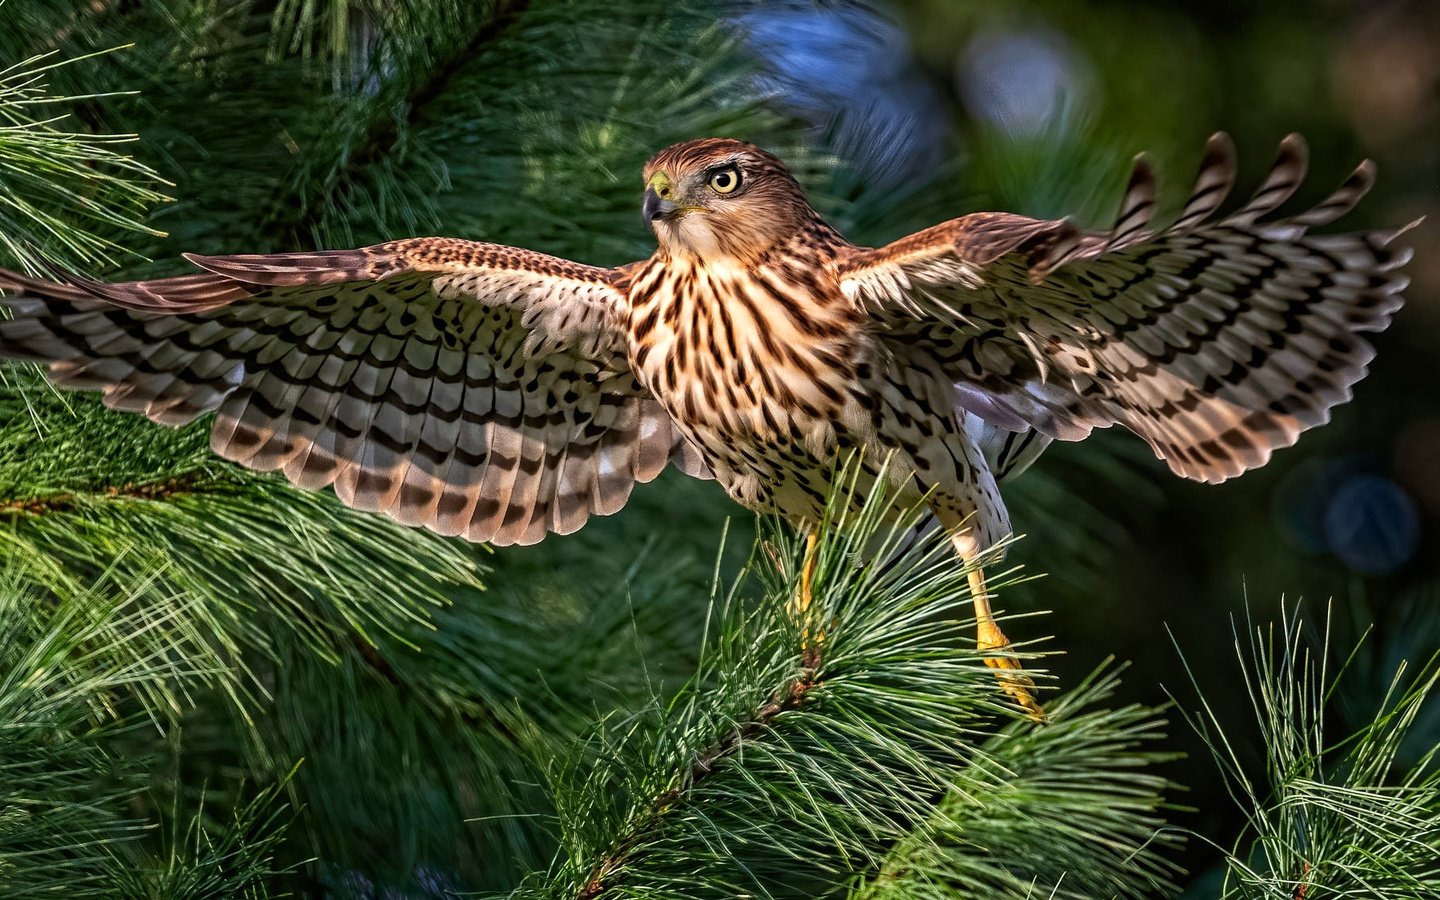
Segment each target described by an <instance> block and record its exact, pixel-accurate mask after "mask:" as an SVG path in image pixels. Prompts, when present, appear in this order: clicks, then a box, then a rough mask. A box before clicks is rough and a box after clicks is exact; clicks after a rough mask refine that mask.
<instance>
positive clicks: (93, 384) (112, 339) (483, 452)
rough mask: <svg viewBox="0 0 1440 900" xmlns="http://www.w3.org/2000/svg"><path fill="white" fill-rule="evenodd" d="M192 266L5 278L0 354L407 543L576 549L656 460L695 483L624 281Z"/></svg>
mask: <svg viewBox="0 0 1440 900" xmlns="http://www.w3.org/2000/svg"><path fill="white" fill-rule="evenodd" d="M187 258H189V259H190V260H191V262H193V263H195V264H196V265H198V266H199V267H201V268H202V269H204V270H205V271H204V272H201V273H197V274H194V275H184V276H180V277H178V278H169V279H157V280H148V281H134V282H122V283H115V284H106V283H102V282H96V281H91V280H88V279H84V278H81V277H78V276H73V275H57V280H55V281H46V280H41V279H35V278H30V277H28V276H24V275H19V274H17V273H11V272H6V271H3V270H0V292H3V293H4V294H5V295H6V296H5V297H4V301H3V302H4V305H6V306H8V307H9V309H10V314H11V315H10V318H9V319H8V320H3V321H0V356H8V357H13V358H19V359H29V360H34V361H38V362H41V363H43V364H45V365H46V366H47V368H48V373H49V376H50V377H51V378H52V379H53V380H54V381H55V382H56V383H58V384H60V385H62V386H66V387H72V388H85V389H92V390H100V391H102V393H103V399H104V402H105V403H106V404H107V405H109V406H111V407H114V408H116V409H123V410H127V411H132V412H140V413H143V414H144V415H146V416H148V417H150V418H151V419H153V420H155V421H157V422H161V423H163V424H166V425H183V424H185V423H187V422H190V421H193V420H194V419H196V418H197V417H199V416H201V415H204V414H207V413H213V414H214V421H213V423H212V425H211V447H212V448H213V449H214V450H215V452H216V453H218V454H220V455H221V456H224V457H226V458H228V459H231V460H234V461H236V462H239V463H241V464H242V465H246V466H250V467H252V468H256V469H261V470H266V471H270V470H278V471H281V472H283V474H284V475H285V477H286V478H287V479H288V480H289V481H290V482H292V483H294V484H296V485H297V486H300V487H303V488H307V489H318V488H322V487H325V486H333V488H334V490H335V492H336V494H337V495H338V496H339V497H340V499H341V500H342V501H343V502H345V503H346V504H348V505H351V506H354V507H356V508H359V509H364V510H370V511H376V512H381V513H384V514H385V515H387V516H390V517H391V518H393V519H395V520H397V521H399V522H402V523H404V524H407V525H417V526H424V527H427V528H431V529H433V530H435V531H438V532H440V533H443V534H449V535H464V536H466V537H467V538H469V539H470V540H488V541H495V542H498V543H532V542H534V541H537V540H539V539H540V538H541V537H543V536H544V535H545V533H546V532H547V530H554V531H573V530H575V529H576V528H579V527H580V526H581V525H582V524H584V522H585V520H586V518H588V517H589V516H590V515H591V514H608V513H611V512H615V511H617V510H618V509H619V508H620V507H621V506H623V504H624V502H625V500H626V498H628V496H629V494H630V489H631V487H632V486H633V485H634V483H635V482H637V481H648V480H650V479H653V478H654V477H655V476H656V475H658V474H659V473H660V471H661V470H662V469H663V468H664V467H665V465H666V464H667V463H668V462H669V461H670V460H671V459H674V460H676V462H677V464H678V465H679V466H680V467H681V468H682V469H683V470H685V471H687V472H690V473H692V474H696V475H697V476H702V477H703V476H704V475H705V474H706V473H705V472H704V467H703V464H701V463H698V462H697V459H698V457H697V456H696V455H695V454H694V453H693V451H691V450H690V448H688V445H687V444H686V442H685V441H684V439H683V438H681V437H680V435H679V432H678V430H677V429H676V428H675V427H674V424H673V422H672V421H671V420H670V418H669V416H668V415H667V414H666V413H665V412H664V410H663V409H662V408H661V407H660V405H659V404H658V403H657V402H656V401H655V400H654V398H653V397H651V396H650V395H649V394H648V393H647V392H646V391H645V390H644V389H643V388H642V387H641V386H640V385H639V384H638V382H637V381H636V380H635V378H634V376H633V375H632V373H631V372H630V370H629V366H628V362H627V361H626V354H625V349H626V347H625V332H624V328H623V327H622V323H623V315H624V313H625V308H626V302H627V301H626V297H625V293H624V284H623V282H624V278H623V273H622V270H612V269H599V268H594V267H591V266H584V265H580V264H578V263H572V262H569V261H567V260H562V259H557V258H555V257H550V256H545V255H544V254H539V253H533V252H530V251H526V250H520V249H516V248H512V247H502V246H499V245H495V244H484V243H478V242H472V241H459V240H451V239H444V238H421V239H414V240H407V241H394V242H390V243H387V244H380V245H376V246H374V247H366V248H361V249H357V250H342V251H321V252H313V253H289V254H266V255H242V256H215V257H211V256H195V255H190V256H188V257H187Z"/></svg>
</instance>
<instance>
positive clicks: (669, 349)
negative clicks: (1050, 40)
mask: <svg viewBox="0 0 1440 900" xmlns="http://www.w3.org/2000/svg"><path fill="white" fill-rule="evenodd" d="M1305 167H1306V153H1305V145H1304V143H1303V142H1302V141H1301V139H1300V138H1299V137H1298V136H1291V137H1288V138H1286V139H1285V140H1284V142H1283V143H1282V144H1281V145H1280V153H1279V158H1278V160H1277V161H1276V163H1275V165H1274V167H1273V168H1272V169H1271V171H1270V173H1269V175H1268V176H1267V177H1266V178H1265V179H1264V182H1263V183H1262V184H1261V186H1260V188H1259V190H1258V192H1257V193H1256V194H1255V195H1254V197H1253V198H1252V199H1250V200H1249V201H1248V202H1247V203H1245V204H1244V205H1243V206H1241V207H1240V208H1239V209H1238V210H1236V211H1234V212H1232V213H1230V214H1229V215H1225V216H1223V217H1222V216H1219V215H1218V210H1219V209H1220V207H1221V205H1222V203H1223V201H1224V200H1225V198H1226V195H1227V194H1228V192H1229V191H1230V188H1231V185H1232V183H1233V181H1234V175H1235V163H1234V150H1233V147H1232V144H1231V142H1230V141H1229V139H1228V138H1226V137H1225V136H1224V135H1216V136H1215V137H1213V138H1212V139H1211V140H1210V142H1209V144H1208V146H1207V147H1206V150H1205V154H1204V158H1203V161H1202V163H1201V165H1200V172H1199V177H1198V179H1197V181H1196V183H1195V188H1194V190H1193V192H1192V193H1191V194H1190V197H1189V199H1188V200H1187V201H1186V202H1185V204H1184V206H1183V208H1182V209H1181V210H1180V213H1179V216H1178V218H1177V219H1176V220H1175V221H1174V222H1173V223H1172V224H1170V225H1169V226H1168V227H1164V228H1153V227H1152V226H1151V219H1152V214H1153V212H1154V210H1155V178H1154V176H1153V174H1152V171H1151V168H1150V166H1149V165H1148V164H1147V163H1146V162H1145V160H1144V159H1143V157H1142V158H1140V159H1137V162H1136V165H1135V168H1134V172H1133V174H1132V175H1131V177H1130V181H1129V186H1128V188H1127V189H1126V191H1125V194H1124V197H1123V200H1122V202H1121V205H1120V211H1119V214H1118V217H1117V218H1116V220H1115V224H1114V226H1113V227H1112V228H1110V229H1109V230H1105V231H1088V230H1083V229H1081V228H1078V227H1076V225H1074V224H1073V223H1072V222H1071V221H1069V220H1068V219H1061V220H1058V221H1043V220H1037V219H1031V218H1026V217H1024V216H1020V215H1013V214H1010V213H999V212H986V213H975V214H971V215H967V216H962V217H960V218H957V219H953V220H951V221H948V222H944V223H942V224H939V225H936V226H934V227H931V228H927V229H925V230H924V231H920V232H918V233H916V234H912V235H910V236H908V237H905V238H902V239H900V240H898V241H896V242H895V243H893V244H890V245H888V246H885V247H880V248H878V249H872V248H868V247H860V246H856V245H854V244H851V243H850V242H849V241H847V240H845V238H844V237H842V236H841V235H840V234H839V233H838V232H837V231H836V230H835V229H834V228H832V227H830V226H829V225H828V224H826V222H825V221H824V220H823V219H822V218H821V217H820V216H819V214H817V213H816V211H815V210H814V209H813V208H812V207H811V206H810V204H809V203H808V202H807V200H806V196H805V192H804V191H803V190H802V189H801V187H800V185H799V184H798V183H797V182H796V180H795V179H794V177H792V175H791V174H790V173H789V171H788V170H787V169H786V167H785V165H784V164H783V163H782V162H781V161H780V160H779V159H778V158H777V157H775V156H773V155H771V154H770V153H767V152H766V151H764V150H761V149H760V148H758V147H755V146H753V145H750V144H747V143H742V142H740V141H736V140H729V139H706V140H696V141H690V142H687V143H683V144H678V145H676V146H673V147H670V148H668V149H666V150H663V151H661V152H660V153H659V154H657V155H656V156H655V157H654V158H653V159H651V160H650V161H649V163H648V164H647V165H646V166H645V169H644V173H643V181H644V185H645V187H644V200H643V209H644V219H645V221H646V223H648V224H649V225H650V226H651V227H652V228H653V230H654V233H655V236H656V238H657V244H658V246H657V248H656V250H655V252H654V254H653V255H652V256H651V257H650V258H649V259H646V260H644V261H641V262H634V263H630V264H628V265H623V266H619V267H617V268H598V267H595V266H589V265H584V264H581V263H577V262H571V261H568V260H564V259H557V258H555V257H553V256H547V255H545V254H543V253H537V252H534V251H531V250H524V249H519V248H515V247H507V246H502V245H498V244H491V243H482V242H477V241H469V240H458V239H453V238H413V239H406V240H396V241H390V242H388V243H384V244H378V245H375V246H371V247H365V248H362V249H358V250H335V251H318V252H311V253H280V254H266V255H239V256H199V255H195V254H187V255H186V259H188V260H189V261H190V262H191V263H193V264H194V265H195V266H197V267H198V268H199V269H200V270H201V271H199V272H197V273H195V274H190V275H181V276H179V277H175V278H162V279H157V280H147V281H130V282H119V283H102V282H99V281H93V280H89V279H86V278H83V277H79V276H73V275H64V274H60V275H56V276H55V280H53V281H52V280H42V279H36V278H30V277H27V276H25V275H21V274H18V273H14V272H6V271H0V289H3V290H4V292H5V293H6V299H5V305H7V306H8V307H9V309H10V317H9V319H8V321H0V355H3V356H7V357H11V358H15V359H25V360H34V361H37V362H39V363H42V364H43V365H44V366H45V367H46V370H47V372H48V374H49V377H50V379H51V380H53V381H54V382H55V383H56V384H58V385H61V386H63V387H69V388H80V389H91V390H98V391H100V392H102V395H103V401H104V403H105V404H106V405H107V406H109V407H112V408H115V409H121V410H128V411H133V412H139V413H143V414H144V415H146V416H148V417H149V418H150V419H152V420H153V421H155V422H158V423H161V424H164V425H183V424H185V423H188V422H190V421H192V420H194V419H196V418H197V417H199V416H203V415H206V414H213V422H212V425H211V446H212V448H213V449H214V451H215V452H216V453H218V454H220V455H221V456H223V457H225V458H227V459H230V460H233V461H235V462H237V463H240V464H241V465H244V466H249V467H251V468H254V469H260V470H278V471H280V472H283V473H284V475H285V477H286V478H287V479H288V480H289V481H291V482H292V483H294V484H295V485H297V486H299V487H302V488H309V489H319V488H323V487H326V486H332V487H333V488H334V490H335V493H336V494H337V495H339V497H340V499H341V500H342V501H343V502H344V503H346V504H349V505H350V506H353V507H356V508H359V509H362V510H371V511H374V512H379V513H383V514H385V515H387V516H389V517H391V518H392V519H395V520H396V521H398V522H401V523H404V524H406V525H412V526H421V527H425V528H429V529H432V530H434V531H436V532H439V533H441V534H445V535H458V536H461V537H464V538H465V539H467V540H471V541H488V542H491V543H494V544H528V543H532V542H535V541H538V540H540V539H541V538H543V537H544V536H545V535H546V534H547V533H549V532H555V533H558V534H566V533H569V532H572V531H575V530H576V529H577V528H579V527H581V526H582V525H583V524H584V523H585V521H586V520H587V519H588V518H589V517H590V516H592V515H607V514H610V513H614V512H616V511H617V510H619V509H620V508H621V507H622V506H623V505H624V504H625V501H626V499H627V497H628V496H629V494H630V491H631V488H632V487H633V485H635V484H636V483H638V482H645V481H649V480H651V479H653V478H655V477H656V476H657V475H658V474H659V473H660V472H661V471H662V470H663V469H664V468H665V467H666V466H667V465H674V466H675V467H676V468H678V469H680V470H681V471H683V472H686V473H688V474H690V475H694V476H697V477H711V478H714V479H715V480H717V481H718V482H719V483H720V485H721V486H723V487H724V489H725V490H726V491H727V492H728V493H729V494H730V496H731V497H733V498H734V499H735V500H737V501H738V502H739V503H741V504H742V505H744V506H746V507H748V508H750V509H753V510H759V511H764V512H769V513H775V514H779V515H781V516H784V517H786V518H788V519H789V520H791V521H792V522H794V523H796V524H797V525H799V526H801V527H803V528H807V529H809V532H810V534H809V537H810V541H809V547H810V552H811V554H813V548H814V527H815V526H816V525H817V524H818V522H819V521H820V516H821V512H822V509H823V506H824V504H825V501H826V497H827V494H828V493H829V489H830V482H831V480H832V478H833V476H834V473H835V471H836V466H835V460H836V459H837V457H838V456H839V455H840V454H843V453H847V452H849V451H865V452H864V453H863V454H861V457H862V458H863V459H864V460H865V461H866V462H865V463H863V464H864V465H866V466H868V467H869V468H868V469H866V472H865V479H868V481H869V482H870V483H871V484H873V483H874V482H875V481H877V480H879V479H881V478H882V477H883V478H885V479H887V480H889V481H890V482H892V487H894V488H895V491H894V492H893V494H892V496H893V497H894V502H895V505H896V507H897V509H904V508H908V507H910V506H911V505H912V504H915V503H917V502H923V503H924V504H925V505H926V506H927V507H928V509H929V511H930V513H931V514H933V517H934V520H935V521H936V522H937V523H938V525H940V526H942V527H943V528H945V529H946V530H947V532H948V534H949V535H950V538H951V540H952V541H953V543H954V547H955V550H956V552H957V553H958V554H959V556H960V557H962V558H963V559H964V560H965V561H966V562H967V563H975V561H976V560H977V559H978V558H979V557H980V555H981V554H982V553H983V552H984V551H985V550H986V549H987V548H989V547H990V546H991V545H992V544H994V543H995V542H996V541H997V540H998V539H1000V538H1001V537H1003V536H1005V535H1006V534H1007V533H1008V532H1009V531H1010V523H1009V519H1008V517H1007V514H1006V511H1005V505H1004V503H1003V501H1002V500H1001V496H1000V489H999V487H1000V484H1001V483H1002V482H1004V481H1005V480H1007V479H1009V478H1013V477H1015V476H1016V475H1018V474H1019V473H1020V472H1021V471H1022V470H1023V469H1024V468H1025V467H1026V466H1028V465H1029V464H1030V463H1031V462H1033V461H1034V459H1035V457H1036V456H1037V455H1038V454H1039V453H1040V452H1041V450H1043V449H1044V447H1045V446H1046V445H1047V444H1048V443H1049V442H1051V441H1053V440H1062V441H1076V440H1080V439H1082V438H1084V437H1085V436H1087V435H1088V434H1090V432H1091V431H1092V430H1093V429H1095V428H1105V427H1109V426H1111V425H1116V424H1119V425H1123V426H1124V427H1125V428H1127V429H1129V430H1130V431H1132V432H1134V433H1135V434H1137V435H1139V436H1140V437H1141V438H1142V439H1144V440H1145V441H1146V442H1147V443H1149V445H1150V446H1151V447H1152V448H1153V449H1154V451H1155V453H1156V455H1157V456H1159V457H1160V458H1161V459H1163V460H1165V462H1166V463H1168V464H1169V466H1170V468H1171V469H1172V470H1173V471H1174V472H1176V473H1177V474H1179V475H1182V476H1184V477H1186V478H1192V479H1196V480H1199V481H1206V482H1221V481H1224V480H1226V479H1227V478H1230V477H1232V476H1235V475H1238V474H1240V473H1241V472H1244V471H1246V470H1248V469H1253V468H1255V467H1256V466H1260V465H1263V464H1264V463H1265V462H1266V461H1267V460H1268V459H1269V458H1270V454H1271V453H1272V452H1273V451H1274V450H1275V449H1276V448H1279V447H1286V446H1289V445H1291V444H1293V443H1294V442H1295V440H1296V438H1297V437H1298V436H1299V434H1300V432H1302V431H1304V430H1306V429H1308V428H1312V427H1314V426H1316V425H1319V424H1321V423H1323V422H1325V421H1326V420H1327V419H1328V417H1329V414H1330V410H1331V408H1332V407H1334V406H1336V405H1337V404H1340V403H1343V402H1345V401H1347V400H1349V399H1350V396H1351V389H1352V387H1353V386H1354V384H1355V383H1356V382H1358V381H1359V380H1360V379H1361V378H1362V377H1363V376H1364V375H1365V373H1366V365H1367V364H1368V363H1369V361H1370V359H1371V357H1372V356H1373V351H1372V349H1371V347H1370V345H1369V344H1368V343H1367V342H1366V341H1365V340H1364V338H1362V337H1361V334H1362V333H1364V332H1378V331H1381V330H1383V329H1384V328H1385V327H1386V326H1387V325H1388V324H1389V323H1390V320H1391V317H1392V316H1393V315H1394V313H1395V312H1396V310H1397V309H1398V308H1399V307H1400V305H1401V296H1400V294H1401V291H1402V290H1403V288H1404V287H1405V284H1406V278H1405V276H1404V275H1403V274H1401V271H1400V269H1401V267H1402V266H1403V265H1404V264H1405V262H1406V261H1407V259H1408V257H1409V251H1408V250H1405V249H1401V248H1397V247H1396V246H1395V238H1396V237H1397V236H1398V235H1399V234H1401V233H1403V231H1404V229H1399V230H1397V231H1390V232H1380V231H1372V232H1358V233H1350V234H1332V235H1324V236H1316V235H1312V234H1310V233H1309V230H1310V229H1311V228H1312V227H1313V226H1317V225H1325V224H1328V223H1330V222H1332V221H1333V220H1335V219H1338V218H1340V217H1341V216H1343V215H1344V214H1346V213H1347V212H1349V211H1350V210H1351V209H1352V207H1354V205H1355V204H1356V203H1357V202H1358V201H1359V200H1360V199H1361V197H1362V196H1363V195H1364V194H1365V193H1366V191H1367V190H1368V189H1369V188H1370V186H1371V184H1372V182H1373V180H1374V167H1373V166H1372V165H1371V164H1370V163H1368V162H1366V163H1364V164H1362V165H1361V166H1360V167H1359V168H1358V169H1356V170H1355V172H1354V174H1353V175H1351V176H1350V178H1349V179H1348V180H1347V181H1345V182H1344V184H1342V185H1341V186H1340V188H1339V189H1338V190H1337V191H1336V192H1335V193H1334V194H1332V195H1331V196H1330V197H1328V198H1327V199H1325V200H1324V201H1322V202H1321V203H1320V204H1319V205H1318V206H1316V207H1314V208H1313V209H1310V210H1308V211H1305V212H1301V213H1299V214H1297V215H1293V216H1289V217H1272V216H1270V214H1271V213H1273V211H1274V210H1275V209H1276V208H1277V207H1278V206H1280V205H1281V204H1282V203H1283V202H1284V201H1285V200H1286V199H1287V198H1289V197H1290V195H1291V194H1292V193H1293V192H1294V191H1295V189H1296V187H1297V186H1298V185H1299V183H1300V181H1301V179H1302V177H1303V175H1304V172H1305ZM885 459H888V460H890V463H889V465H888V466H886V465H882V464H880V462H879V461H881V460H885ZM812 565H813V555H810V556H807V566H806V568H805V570H804V572H805V576H804V579H803V587H802V594H803V595H804V598H805V599H808V596H809V586H810V576H811V572H812V568H811V566H812ZM972 568H973V574H972V575H971V589H972V594H973V598H974V603H975V607H976V618H977V622H978V631H979V644H980V646H981V647H982V648H985V649H987V650H990V651H993V652H991V653H990V654H988V657H989V661H990V662H991V664H992V665H993V666H994V667H995V668H996V669H997V670H998V672H997V674H998V675H999V676H1000V678H1001V683H1002V685H1004V687H1005V688H1006V690H1007V691H1008V692H1009V693H1010V694H1011V696H1012V697H1014V698H1015V699H1016V701H1017V702H1019V703H1020V704H1021V705H1022V706H1023V707H1024V708H1025V709H1026V710H1028V711H1029V712H1030V713H1031V714H1032V715H1036V716H1038V715H1040V714H1041V710H1040V707H1039V706H1038V705H1037V704H1036V703H1035V700H1034V698H1033V696H1032V693H1031V690H1030V685H1029V682H1028V681H1027V680H1026V678H1025V676H1024V674H1023V672H1021V671H1020V670H1019V664H1018V662H1017V660H1016V658H1015V656H1014V654H1013V652H1011V651H1010V649H1009V642H1008V641H1007V640H1006V638H1005V636H1004V634H1003V633H1002V632H1001V630H1000V628H999V627H998V626H997V624H996V623H995V620H994V618H993V616H992V615H991V611H990V607H989V603H988V600H987V595H986V592H985V586H984V579H983V577H982V576H981V574H980V569H979V568H978V566H972Z"/></svg>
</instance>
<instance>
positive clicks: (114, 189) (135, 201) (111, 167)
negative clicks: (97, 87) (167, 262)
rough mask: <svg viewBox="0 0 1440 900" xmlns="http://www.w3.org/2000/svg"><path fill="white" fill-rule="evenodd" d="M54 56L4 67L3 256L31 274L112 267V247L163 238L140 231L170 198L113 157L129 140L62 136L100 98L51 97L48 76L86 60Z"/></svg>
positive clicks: (125, 159) (147, 174)
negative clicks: (66, 266) (57, 267)
mask: <svg viewBox="0 0 1440 900" xmlns="http://www.w3.org/2000/svg"><path fill="white" fill-rule="evenodd" d="M57 54H58V51H54V50H52V51H50V52H48V53H44V54H40V55H37V56H31V57H29V58H28V59H24V60H21V61H20V62H17V63H13V64H11V65H9V66H7V67H6V68H4V69H0V211H3V214H4V215H3V222H4V226H3V228H0V251H3V252H4V254H5V255H6V256H8V257H10V258H11V259H13V260H14V261H15V262H16V263H18V264H20V265H21V266H24V267H27V268H29V269H31V270H32V271H38V270H39V269H40V268H41V267H42V266H43V265H44V264H45V262H46V261H47V260H61V261H64V262H67V263H70V264H72V265H73V264H86V265H89V266H95V265H100V264H104V263H108V262H110V261H112V260H113V259H114V257H115V255H116V254H118V253H119V252H120V251H121V249H122V247H121V244H120V243H119V242H118V241H120V240H124V239H125V238H129V237H134V236H135V235H137V234H152V235H153V234H159V232H157V231H155V230H153V229H151V228H149V227H148V226H147V225H145V224H144V222H143V218H144V213H145V211H146V210H147V209H148V208H149V207H151V206H153V205H154V204H156V203H160V202H163V201H165V200H167V199H169V198H167V197H166V196H165V195H164V194H162V193H160V192H159V190H158V188H160V187H161V186H163V185H164V182H163V181H162V180H161V178H160V177H159V176H158V175H157V174H156V173H155V172H154V170H152V169H150V168H149V167H148V166H145V165H143V164H141V163H139V162H136V161H135V160H134V159H132V158H130V157H129V156H126V155H125V154H124V153H123V152H121V151H119V150H117V149H116V148H117V147H119V146H122V145H124V144H128V143H131V142H133V141H135V140H136V136H135V135H133V134H82V133H73V132H67V131H64V130H62V129H61V127H60V125H61V124H62V123H63V122H64V120H65V119H66V117H67V116H68V115H70V114H71V112H72V111H73V109H74V108H75V106H76V105H77V104H79V103H81V102H83V101H91V100H95V99H97V98H99V97H103V96H105V95H96V94H87V95H73V96H63V95H61V96H56V95H52V94H50V93H49V92H48V91H47V88H46V78H47V77H48V76H49V75H50V74H51V73H53V72H54V71H55V70H56V69H57V68H59V67H62V66H66V65H73V64H75V63H77V62H80V61H82V60H83V59H84V57H78V58H71V59H60V58H57Z"/></svg>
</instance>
